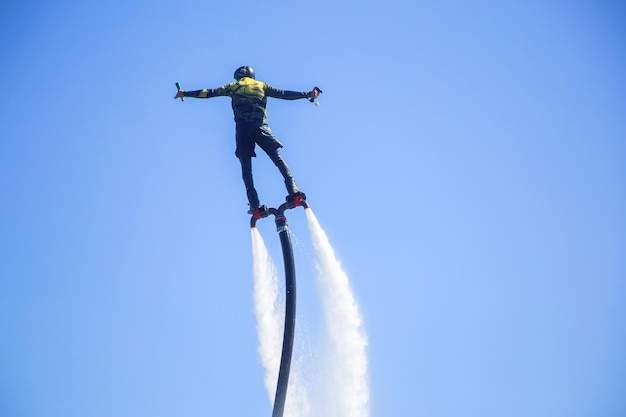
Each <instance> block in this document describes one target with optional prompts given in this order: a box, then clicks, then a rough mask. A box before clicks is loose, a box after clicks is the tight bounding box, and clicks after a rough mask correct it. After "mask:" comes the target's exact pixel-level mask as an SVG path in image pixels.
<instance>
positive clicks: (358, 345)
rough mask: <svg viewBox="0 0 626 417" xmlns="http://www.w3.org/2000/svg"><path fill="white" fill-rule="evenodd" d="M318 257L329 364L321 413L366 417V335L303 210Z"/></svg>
mask: <svg viewBox="0 0 626 417" xmlns="http://www.w3.org/2000/svg"><path fill="white" fill-rule="evenodd" d="M305 212H306V216H307V223H308V227H309V231H310V232H311V238H312V240H313V246H314V248H315V252H316V255H317V265H316V266H317V270H318V288H319V292H320V296H321V298H322V306H323V309H324V315H325V322H326V328H327V330H328V333H329V336H330V342H331V343H330V344H331V346H330V352H329V354H328V358H327V359H328V363H325V364H324V367H325V368H326V369H325V371H324V372H323V373H322V374H323V376H322V377H323V378H324V379H327V380H326V381H324V382H325V387H326V392H322V393H320V394H321V396H322V397H324V400H325V401H323V402H324V403H325V404H326V406H325V407H324V408H326V410H324V414H325V415H327V416H330V417H335V416H336V417H367V416H368V415H369V383H368V379H367V353H366V348H367V336H366V334H365V330H364V328H363V319H362V317H361V313H360V311H359V306H358V304H357V302H356V299H355V298H354V295H353V293H352V290H351V288H350V283H349V281H348V276H347V275H346V273H345V272H344V271H343V269H342V267H341V263H340V262H339V260H338V259H337V257H336V256H335V252H334V250H333V248H332V246H331V245H330V242H329V240H328V237H327V236H326V233H325V232H324V230H323V229H322V227H321V226H320V224H319V222H318V220H317V218H316V217H315V215H314V214H313V211H312V210H311V209H310V208H309V209H307V210H305Z"/></svg>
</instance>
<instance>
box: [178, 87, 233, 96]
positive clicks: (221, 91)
mask: <svg viewBox="0 0 626 417" xmlns="http://www.w3.org/2000/svg"><path fill="white" fill-rule="evenodd" d="M229 93H230V88H229V85H224V86H222V87H219V88H205V89H203V90H194V91H185V90H178V93H176V97H175V98H178V97H180V98H183V97H193V98H211V97H218V96H227V95H229Z"/></svg>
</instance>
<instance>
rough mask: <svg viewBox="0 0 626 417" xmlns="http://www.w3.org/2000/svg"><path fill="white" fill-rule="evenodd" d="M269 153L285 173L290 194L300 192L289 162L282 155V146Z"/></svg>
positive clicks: (284, 176)
mask: <svg viewBox="0 0 626 417" xmlns="http://www.w3.org/2000/svg"><path fill="white" fill-rule="evenodd" d="M267 155H268V156H269V157H270V159H271V160H272V162H273V163H274V165H276V166H277V167H278V170H279V171H280V173H281V174H282V175H283V178H284V179H285V187H287V192H288V193H289V194H290V195H292V194H296V193H299V192H300V190H298V186H297V185H296V180H295V179H294V178H293V175H291V171H290V170H289V167H288V166H287V163H286V162H285V160H284V159H283V157H282V156H281V155H280V148H276V149H274V150H273V151H270V152H268V153H267Z"/></svg>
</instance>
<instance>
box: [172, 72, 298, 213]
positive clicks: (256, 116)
mask: <svg viewBox="0 0 626 417" xmlns="http://www.w3.org/2000/svg"><path fill="white" fill-rule="evenodd" d="M184 95H185V97H196V98H211V97H218V96H229V97H231V99H232V108H233V113H234V114H235V123H236V126H237V132H236V142H237V148H236V149H235V155H237V158H239V162H240V163H241V174H242V177H243V182H244V184H245V186H246V194H247V196H248V202H249V203H250V208H251V209H256V208H257V207H259V204H260V203H259V197H258V194H257V192H256V190H255V188H254V181H253V180H252V157H255V156H256V153H255V152H254V149H255V147H256V145H259V147H260V148H261V149H263V150H264V151H265V153H266V154H267V155H268V156H269V157H270V159H271V160H272V162H274V164H275V165H276V166H277V167H278V170H279V171H280V173H281V174H282V176H283V178H284V179H285V186H286V187H287V192H288V193H289V194H290V195H292V194H296V193H298V192H299V190H298V187H297V186H296V182H295V180H294V178H293V175H292V174H291V171H290V170H289V167H288V166H287V164H286V163H285V161H284V160H283V158H282V156H281V155H280V148H282V146H283V144H282V143H280V142H279V141H278V139H276V137H274V134H273V133H272V130H271V129H270V127H269V126H268V124H267V117H266V111H265V106H266V104H267V97H274V98H280V99H283V100H297V99H300V98H308V97H309V93H306V92H297V91H287V90H279V89H277V88H274V87H272V86H271V85H269V84H267V83H264V82H262V81H257V80H255V79H253V78H249V77H243V78H241V79H240V80H238V81H237V82H234V83H230V84H227V85H224V86H222V87H219V88H213V89H204V90H196V91H185V92H184Z"/></svg>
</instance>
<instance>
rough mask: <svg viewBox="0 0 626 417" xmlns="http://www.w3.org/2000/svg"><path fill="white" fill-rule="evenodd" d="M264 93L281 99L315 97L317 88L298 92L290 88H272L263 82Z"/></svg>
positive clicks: (317, 92)
mask: <svg viewBox="0 0 626 417" xmlns="http://www.w3.org/2000/svg"><path fill="white" fill-rule="evenodd" d="M265 95H266V96H267V97H273V98H280V99H283V100H297V99H300V98H313V99H315V98H317V96H318V95H319V89H318V88H316V87H315V88H313V90H311V91H308V92H300V91H290V90H280V89H278V88H274V87H272V86H271V85H269V84H265Z"/></svg>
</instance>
